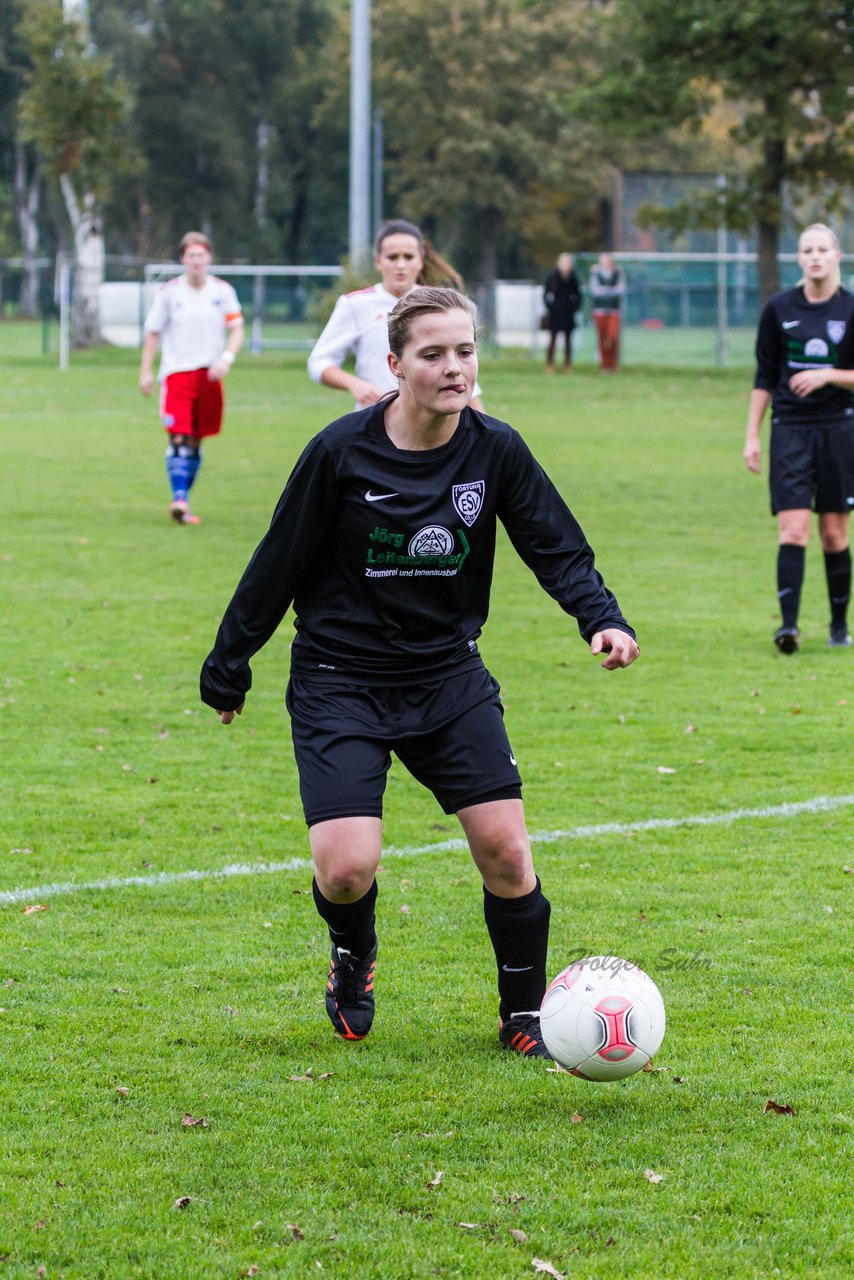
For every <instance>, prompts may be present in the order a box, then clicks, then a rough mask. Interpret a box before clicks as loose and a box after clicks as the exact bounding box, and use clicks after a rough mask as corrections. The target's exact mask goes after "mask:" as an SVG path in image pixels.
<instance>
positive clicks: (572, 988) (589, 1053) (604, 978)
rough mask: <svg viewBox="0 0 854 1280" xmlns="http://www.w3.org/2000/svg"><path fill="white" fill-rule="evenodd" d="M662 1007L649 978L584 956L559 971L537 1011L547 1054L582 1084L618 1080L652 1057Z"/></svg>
mask: <svg viewBox="0 0 854 1280" xmlns="http://www.w3.org/2000/svg"><path fill="white" fill-rule="evenodd" d="M664 1023H665V1018H664V1001H663V1000H662V999H661V994H660V992H659V990H658V987H657V986H656V985H655V983H654V982H653V980H652V978H650V977H648V976H647V974H645V973H644V972H643V970H642V969H638V967H637V966H636V965H633V964H631V963H630V961H628V960H620V959H619V958H618V957H617V956H588V957H587V958H586V959H584V960H579V961H577V963H575V964H571V965H569V967H568V968H566V969H564V970H562V972H561V973H559V974H558V975H557V977H556V978H555V979H554V981H553V982H552V983H551V984H550V986H549V987H548V989H547V991H546V994H545V995H544V996H543V1003H542V1005H541V1007H540V1030H541V1032H542V1036H543V1041H544V1043H545V1046H546V1048H547V1049H548V1051H549V1053H550V1054H551V1055H552V1057H553V1058H554V1059H555V1061H556V1062H559V1063H560V1065H561V1066H562V1067H566V1069H567V1070H568V1071H571V1072H572V1074H573V1075H575V1076H580V1077H581V1079H582V1080H622V1078H623V1077H624V1076H631V1075H634V1073H635V1072H636V1071H640V1070H641V1069H642V1068H643V1067H645V1066H646V1064H647V1063H648V1062H649V1060H650V1058H651V1057H652V1055H653V1054H654V1053H657V1052H658V1049H659V1047H660V1045H661V1042H662V1040H663V1039H664Z"/></svg>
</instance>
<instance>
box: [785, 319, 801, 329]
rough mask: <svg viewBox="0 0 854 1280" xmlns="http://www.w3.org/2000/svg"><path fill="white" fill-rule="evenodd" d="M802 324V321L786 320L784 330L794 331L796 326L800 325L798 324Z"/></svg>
mask: <svg viewBox="0 0 854 1280" xmlns="http://www.w3.org/2000/svg"><path fill="white" fill-rule="evenodd" d="M800 323H801V322H800V320H784V321H783V328H784V329H794V327H795V325H798V324H800Z"/></svg>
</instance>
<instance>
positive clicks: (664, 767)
mask: <svg viewBox="0 0 854 1280" xmlns="http://www.w3.org/2000/svg"><path fill="white" fill-rule="evenodd" d="M655 772H656V773H675V772H676V770H675V769H668V767H667V765H666V764H660V765H659V766H658V768H657V769H656V771H655Z"/></svg>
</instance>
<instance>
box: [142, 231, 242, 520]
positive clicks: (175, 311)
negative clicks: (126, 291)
mask: <svg viewBox="0 0 854 1280" xmlns="http://www.w3.org/2000/svg"><path fill="white" fill-rule="evenodd" d="M180 260H181V262H182V264H183V266H184V268H185V269H184V273H183V275H180V276H176V277H175V278H174V279H173V280H170V281H169V282H168V283H167V284H164V285H163V286H162V287H161V288H160V289H159V290H158V293H157V296H156V297H155V299H154V302H153V304H152V307H151V310H150V311H149V313H148V316H147V317H146V320H145V338H144V340H143V344H142V361H141V363H140V370H139V386H140V390H141V391H142V393H143V395H146V396H147V395H150V394H151V391H152V389H153V387H154V375H153V373H152V366H153V364H154V356H155V353H156V351H157V348H158V345H159V346H160V370H159V375H158V376H159V380H160V383H161V395H160V416H161V418H162V420H163V425H164V427H165V428H166V434H167V445H166V472H167V475H168V476H169V483H170V485H171V488H172V502H171V505H170V507H169V514H170V515H171V516H172V518H173V519H174V520H177V521H178V523H179V524H198V523H199V517H198V516H196V515H193V513H192V512H191V511H190V504H189V495H190V489H191V488H192V486H193V481H194V480H195V478H196V476H197V474H198V471H199V467H200V466H201V464H202V450H201V441H202V439H203V438H204V437H205V436H215V435H217V434H218V433H219V431H220V428H221V426H222V412H223V394H222V381H223V378H224V377H225V376H226V374H227V373H228V371H229V369H230V368H231V366H232V365H233V364H234V359H235V356H236V355H237V353H238V351H239V350H240V347H241V344H242V342H243V314H242V312H241V309H240V303H239V302H238V300H237V294H236V293H235V292H234V289H233V288H232V286H231V285H230V284H227V283H226V281H225V280H220V279H219V278H218V277H217V276H213V275H210V274H209V272H208V268H209V266H210V263H211V246H210V241H209V240H208V238H207V236H205V235H203V234H202V232H200V231H188V232H187V234H186V235H185V236H184V238H183V239H182V241H181V245H180Z"/></svg>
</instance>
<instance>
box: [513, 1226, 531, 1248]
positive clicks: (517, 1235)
mask: <svg viewBox="0 0 854 1280" xmlns="http://www.w3.org/2000/svg"><path fill="white" fill-rule="evenodd" d="M510 1234H511V1236H512V1237H513V1239H514V1240H515V1241H516V1243H517V1244H524V1243H525V1241H526V1240H527V1239H528V1237H527V1236H526V1235H525V1232H524V1231H520V1230H519V1228H518V1227H513V1228H512V1229H511V1231H510Z"/></svg>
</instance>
